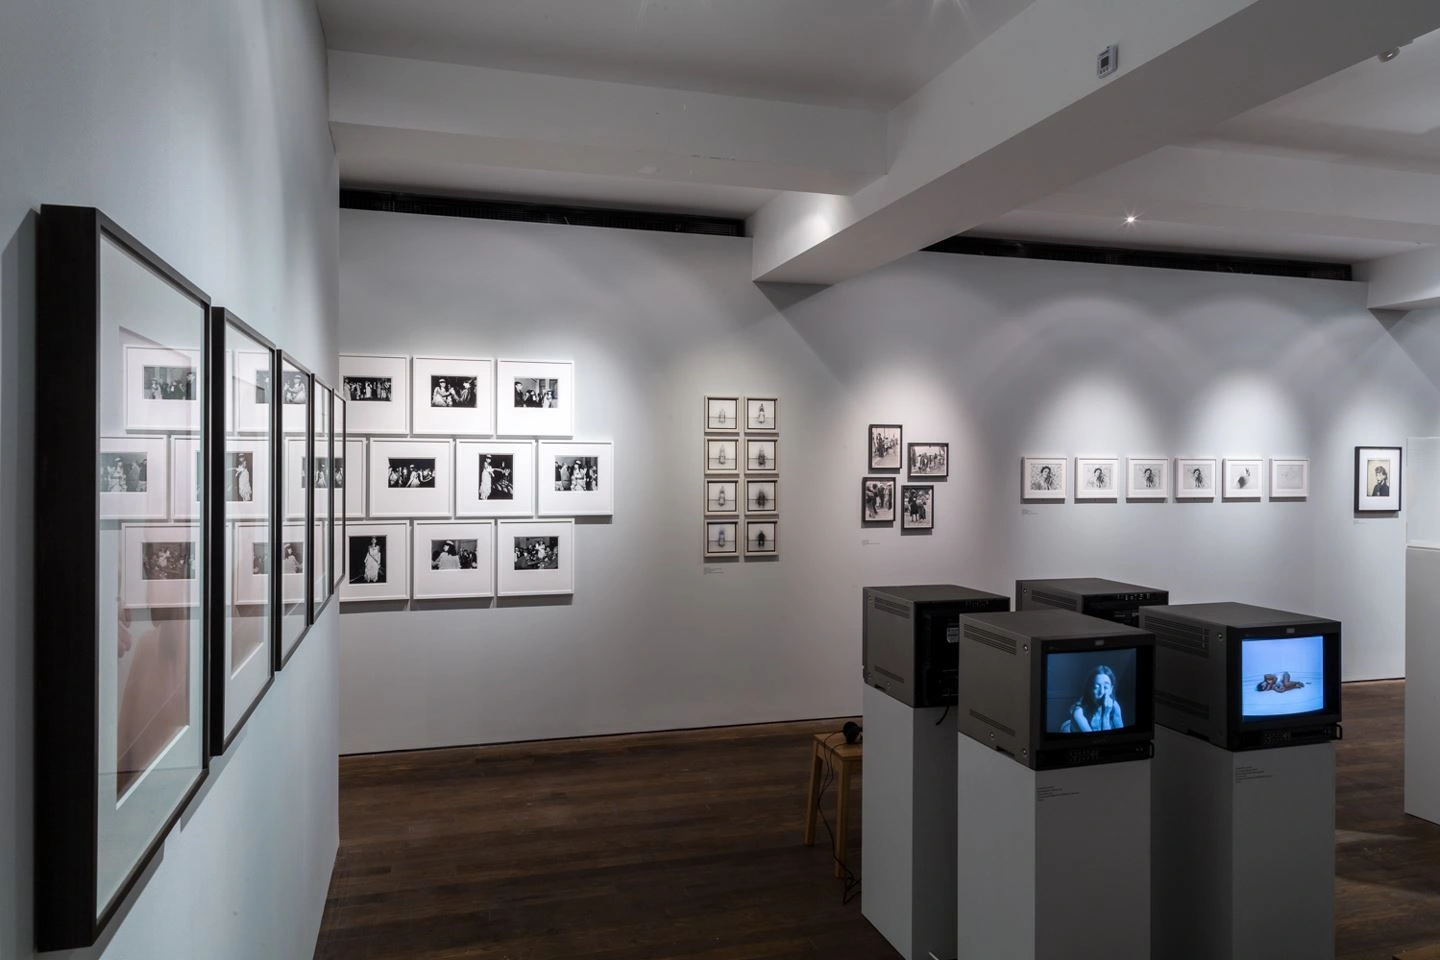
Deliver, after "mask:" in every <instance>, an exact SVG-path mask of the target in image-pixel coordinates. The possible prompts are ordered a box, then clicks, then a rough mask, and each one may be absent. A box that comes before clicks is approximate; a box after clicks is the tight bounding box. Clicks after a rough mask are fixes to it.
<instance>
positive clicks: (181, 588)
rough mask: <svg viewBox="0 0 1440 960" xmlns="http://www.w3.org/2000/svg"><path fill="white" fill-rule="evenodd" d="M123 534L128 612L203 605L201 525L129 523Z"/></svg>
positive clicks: (123, 587)
mask: <svg viewBox="0 0 1440 960" xmlns="http://www.w3.org/2000/svg"><path fill="white" fill-rule="evenodd" d="M120 535H121V571H122V572H121V575H120V602H121V605H122V606H123V607H124V608H125V609H127V610H136V609H142V608H150V609H161V608H167V607H195V606H199V605H200V603H201V599H202V598H201V595H200V594H201V589H200V584H201V582H202V581H201V572H202V570H203V569H204V557H202V556H201V555H200V524H199V523H166V524H159V523H153V524H152V523H125V524H121V525H120ZM187 545H188V546H187ZM183 574H188V576H185V575H183Z"/></svg>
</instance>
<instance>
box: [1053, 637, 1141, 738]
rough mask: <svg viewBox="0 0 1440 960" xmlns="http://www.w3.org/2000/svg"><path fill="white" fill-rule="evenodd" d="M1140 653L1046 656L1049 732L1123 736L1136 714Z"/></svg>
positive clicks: (1076, 653) (1081, 652) (1119, 652)
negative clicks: (1118, 732)
mask: <svg viewBox="0 0 1440 960" xmlns="http://www.w3.org/2000/svg"><path fill="white" fill-rule="evenodd" d="M1135 660H1136V656H1135V650H1134V649H1129V650H1124V649H1119V650H1080V651H1075V652H1070V653H1049V654H1046V655H1045V732H1046V733H1059V734H1089V733H1104V732H1106V731H1107V730H1122V729H1124V728H1125V727H1128V726H1130V725H1131V724H1133V723H1135V722H1136V720H1137V717H1136V714H1135Z"/></svg>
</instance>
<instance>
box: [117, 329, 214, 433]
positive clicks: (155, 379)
mask: <svg viewBox="0 0 1440 960" xmlns="http://www.w3.org/2000/svg"><path fill="white" fill-rule="evenodd" d="M124 357H125V404H124V406H125V429H126V430H133V431H138V432H144V431H151V432H157V431H161V430H175V431H196V430H199V429H200V417H201V410H200V402H201V399H202V396H201V394H202V387H203V380H204V374H203V371H202V370H201V367H200V351H198V350H175V349H171V348H169V347H147V346H142V345H139V344H134V343H127V344H126V345H125V351H124Z"/></svg>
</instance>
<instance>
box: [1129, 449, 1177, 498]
mask: <svg viewBox="0 0 1440 960" xmlns="http://www.w3.org/2000/svg"><path fill="white" fill-rule="evenodd" d="M1125 498H1126V499H1127V500H1168V499H1169V498H1170V458H1169V457H1131V458H1129V459H1128V460H1126V461H1125Z"/></svg>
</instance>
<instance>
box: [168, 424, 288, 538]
mask: <svg viewBox="0 0 1440 960" xmlns="http://www.w3.org/2000/svg"><path fill="white" fill-rule="evenodd" d="M200 457H201V449H200V441H199V440H198V438H196V437H178V436H177V437H172V438H171V449H170V472H171V482H170V516H171V517H172V518H173V519H175V520H193V519H196V518H198V517H199V516H200V508H201V503H202V499H201V498H202V495H203V491H202V490H201V488H200V484H199V483H198V482H197V481H196V478H198V477H200V476H202V475H203V473H204V472H203V471H202V470H201V469H200ZM223 470H224V473H223V474H222V475H221V476H222V477H223V480H224V484H225V487H224V489H225V512H226V515H227V516H229V517H230V518H232V519H234V518H242V519H246V520H263V519H264V518H265V517H268V516H269V515H270V501H269V499H268V498H267V497H266V495H265V493H266V491H267V490H269V489H270V480H269V470H270V444H269V442H268V441H265V440H260V439H254V440H244V439H237V438H235V437H230V438H227V439H226V440H225V459H224V466H223Z"/></svg>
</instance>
